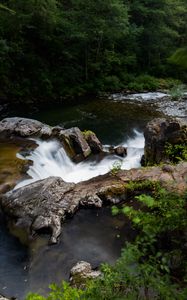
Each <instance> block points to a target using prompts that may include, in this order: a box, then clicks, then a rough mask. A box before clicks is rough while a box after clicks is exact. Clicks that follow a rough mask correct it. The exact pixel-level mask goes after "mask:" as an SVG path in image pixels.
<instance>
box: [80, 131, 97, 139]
mask: <svg viewBox="0 0 187 300" xmlns="http://www.w3.org/2000/svg"><path fill="white" fill-rule="evenodd" d="M82 134H83V136H84V138H85V140H87V139H89V137H90V136H91V135H95V133H94V132H93V131H91V130H84V131H82Z"/></svg>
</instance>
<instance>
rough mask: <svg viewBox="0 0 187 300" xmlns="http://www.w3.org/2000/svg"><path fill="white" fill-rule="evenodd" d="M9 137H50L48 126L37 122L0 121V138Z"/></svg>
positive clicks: (25, 119) (17, 119)
mask: <svg viewBox="0 0 187 300" xmlns="http://www.w3.org/2000/svg"><path fill="white" fill-rule="evenodd" d="M11 135H16V136H21V137H31V136H50V135H51V128H50V126H48V125H46V124H43V123H41V122H39V121H37V120H32V119H27V118H18V117H14V118H6V119H3V120H2V121H0V137H10V136H11Z"/></svg>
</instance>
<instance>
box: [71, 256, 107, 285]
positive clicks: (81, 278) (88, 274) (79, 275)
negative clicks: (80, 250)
mask: <svg viewBox="0 0 187 300" xmlns="http://www.w3.org/2000/svg"><path fill="white" fill-rule="evenodd" d="M101 274H102V273H101V272H100V271H95V270H93V269H92V266H91V264H90V263H88V262H86V261H80V262H78V263H77V264H76V265H75V266H74V267H73V268H72V269H71V271H70V284H71V285H72V286H73V287H76V288H81V289H82V288H85V286H86V283H87V281H88V280H90V279H95V278H98V277H99V276H101Z"/></svg>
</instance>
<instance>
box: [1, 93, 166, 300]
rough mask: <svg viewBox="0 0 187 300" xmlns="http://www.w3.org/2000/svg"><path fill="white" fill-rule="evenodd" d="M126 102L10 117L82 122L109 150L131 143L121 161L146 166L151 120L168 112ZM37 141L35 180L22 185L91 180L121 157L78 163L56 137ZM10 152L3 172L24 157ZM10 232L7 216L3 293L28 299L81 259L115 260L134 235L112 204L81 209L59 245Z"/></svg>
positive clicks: (100, 101)
mask: <svg viewBox="0 0 187 300" xmlns="http://www.w3.org/2000/svg"><path fill="white" fill-rule="evenodd" d="M136 99H137V98H136ZM124 100H125V99H121V98H120V97H119V95H118V96H116V95H114V96H113V97H111V99H108V98H103V99H92V100H90V101H87V102H83V103H79V104H74V105H72V106H71V107H63V106H57V107H53V108H51V107H50V108H44V109H42V110H40V111H34V110H33V111H31V110H29V111H19V110H15V111H14V112H12V113H10V114H9V115H10V116H13V115H14V116H15V115H16V116H23V117H32V118H35V119H37V120H40V121H42V122H45V123H47V124H49V125H57V124H59V125H61V126H64V127H65V128H69V127H73V126H78V127H79V128H80V129H81V130H88V129H89V130H92V131H94V132H95V133H96V134H97V136H98V138H99V139H100V140H101V142H102V143H103V144H104V145H105V147H106V148H107V146H108V145H124V146H127V147H128V154H127V157H126V158H124V159H121V166H122V168H124V169H130V168H132V167H138V166H139V165H140V157H141V155H142V153H143V145H144V138H143V130H144V128H145V125H146V123H147V122H148V121H149V120H151V119H153V118H154V117H158V116H162V115H163V112H162V111H159V110H158V109H155V104H154V103H153V102H150V103H148V104H147V102H146V103H145V101H132V100H130V101H124ZM146 101H147V100H146ZM36 142H37V144H38V148H36V149H35V150H34V151H33V152H32V153H31V154H29V155H27V156H26V158H29V159H31V160H32V161H33V162H34V164H33V166H32V167H30V168H29V171H28V175H29V176H30V177H31V178H30V179H28V180H27V181H23V180H21V182H19V183H18V185H17V188H18V187H19V186H22V185H25V184H28V183H29V182H32V181H35V180H38V179H41V178H45V177H48V176H50V175H54V176H61V177H62V178H63V179H64V180H65V181H73V182H78V181H81V180H86V179H88V178H91V177H94V176H97V175H99V174H104V173H106V172H108V171H109V170H110V168H112V166H113V164H114V163H115V161H116V159H117V158H116V157H114V156H113V157H112V156H111V157H108V158H105V159H103V160H100V159H98V158H96V157H94V158H92V159H88V160H87V161H85V162H83V163H80V164H78V165H76V164H74V163H72V162H71V161H70V159H69V158H68V157H67V155H66V153H65V152H64V150H63V149H60V146H59V144H58V143H57V142H56V141H54V140H53V141H49V142H47V141H45V142H44V141H40V140H37V141H36ZM5 146H6V149H9V150H10V146H9V145H4V144H3V145H1V144H0V153H3V152H1V150H2V148H3V147H4V148H5ZM11 147H12V145H11ZM15 147H17V146H15ZM4 148H3V149H4ZM16 149H17V148H16ZM10 152H11V155H10V158H9V157H7V155H6V161H5V160H4V159H2V157H1V159H0V170H2V169H3V168H4V169H6V165H7V166H8V165H10V164H11V162H12V155H14V156H15V159H17V158H22V159H24V157H23V156H21V154H19V153H17V154H16V151H15V148H14V149H13V150H12V151H10ZM6 153H8V152H7V150H6ZM12 153H13V154H12ZM3 155H4V154H3ZM16 156H17V158H16ZM3 157H4V156H3ZM13 160H14V159H13ZM10 231H11V228H9V230H8V229H7V228H6V226H5V222H4V219H3V217H1V218H0V294H1V293H2V294H4V295H6V296H9V297H10V296H14V297H17V298H18V299H24V297H25V295H26V294H27V293H28V292H29V291H32V292H41V293H43V294H45V293H46V292H47V291H48V285H49V284H50V283H51V282H57V283H59V282H60V281H61V280H62V279H68V276H69V270H70V268H71V267H72V266H73V264H75V263H76V262H77V261H78V260H86V261H88V262H90V263H92V264H93V266H94V267H97V266H99V265H100V263H102V262H108V263H114V262H115V260H116V259H117V258H118V257H119V255H120V251H121V248H122V247H123V246H124V245H125V241H128V240H131V239H133V237H134V231H133V229H132V228H131V227H130V225H129V223H128V221H127V220H126V219H125V218H124V217H123V216H115V217H113V216H112V214H111V208H110V207H104V208H102V209H86V210H85V209H81V210H80V211H78V212H77V213H76V215H75V216H74V217H73V218H71V219H69V220H67V222H66V224H65V225H64V229H63V232H62V234H61V237H60V242H59V244H58V245H54V246H48V244H47V241H48V237H47V236H45V235H42V236H40V237H37V238H35V239H34V240H30V241H26V240H25V237H24V233H23V234H22V243H21V242H20V241H19V240H18V239H17V238H15V237H14V236H12V235H11V233H10ZM26 244H27V246H26Z"/></svg>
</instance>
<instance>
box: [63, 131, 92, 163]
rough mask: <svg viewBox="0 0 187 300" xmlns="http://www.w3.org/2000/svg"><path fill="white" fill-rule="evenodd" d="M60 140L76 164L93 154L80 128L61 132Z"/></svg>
mask: <svg viewBox="0 0 187 300" xmlns="http://www.w3.org/2000/svg"><path fill="white" fill-rule="evenodd" d="M58 139H59V140H60V141H62V142H63V143H64V146H65V148H66V151H67V153H68V154H69V155H70V157H71V158H72V159H73V160H74V161H76V162H79V161H81V160H83V159H84V158H86V157H88V156H89V155H90V154H91V149H90V146H89V145H88V143H87V141H86V140H85V138H84V136H83V134H82V132H81V131H80V129H79V128H78V127H72V128H70V129H65V130H61V131H60V133H59V136H58Z"/></svg>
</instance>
